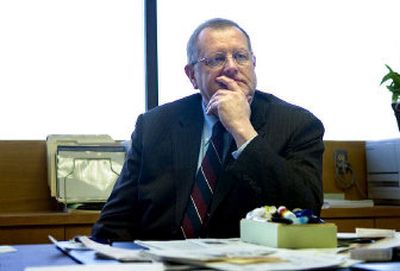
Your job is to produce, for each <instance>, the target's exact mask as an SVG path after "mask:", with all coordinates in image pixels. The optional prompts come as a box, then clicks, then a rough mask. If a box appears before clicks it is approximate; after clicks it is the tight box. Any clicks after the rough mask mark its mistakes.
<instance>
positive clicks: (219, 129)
mask: <svg viewBox="0 0 400 271" xmlns="http://www.w3.org/2000/svg"><path fill="white" fill-rule="evenodd" d="M224 132H225V128H224V126H223V125H222V124H221V122H219V121H218V122H217V123H215V124H214V127H213V131H212V136H211V140H210V144H209V145H208V148H207V152H206V155H205V156H204V158H203V161H202V163H201V165H200V168H199V170H198V172H197V175H196V179H195V182H194V184H193V188H192V193H191V195H190V198H189V201H188V205H187V207H186V212H185V215H184V217H183V220H182V225H181V230H182V233H183V236H184V237H185V238H196V237H199V236H200V233H201V229H202V227H203V226H204V225H205V223H206V219H207V215H206V214H207V211H208V208H209V205H210V203H211V199H212V196H213V194H214V189H215V184H216V182H217V179H218V177H219V175H220V173H221V171H222V163H223V161H222V158H223V155H222V154H223V147H224V146H223V145H224V140H223V137H224Z"/></svg>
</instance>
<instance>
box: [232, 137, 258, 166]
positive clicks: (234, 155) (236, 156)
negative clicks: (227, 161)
mask: <svg viewBox="0 0 400 271" xmlns="http://www.w3.org/2000/svg"><path fill="white" fill-rule="evenodd" d="M255 137H256V136H254V137H253V138H250V139H249V140H247V141H246V142H245V143H244V144H243V145H242V146H240V148H239V149H237V150H236V151H234V152H232V156H233V158H235V160H236V159H238V158H239V155H240V154H241V153H242V152H243V150H244V149H245V148H246V147H247V145H249V143H250V142H251V141H252V140H253V139H254V138H255Z"/></svg>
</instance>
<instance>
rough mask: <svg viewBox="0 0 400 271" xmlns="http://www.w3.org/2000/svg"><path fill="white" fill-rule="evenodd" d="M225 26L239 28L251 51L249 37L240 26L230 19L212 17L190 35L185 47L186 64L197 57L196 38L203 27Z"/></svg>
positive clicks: (193, 61)
mask: <svg viewBox="0 0 400 271" xmlns="http://www.w3.org/2000/svg"><path fill="white" fill-rule="evenodd" d="M227 27H236V28H237V29H239V30H240V31H241V32H242V33H243V34H244V35H245V36H246V39H247V45H248V48H249V50H250V52H252V49H251V42H250V37H249V35H248V34H247V32H246V31H245V30H244V29H243V28H242V27H240V26H239V25H238V24H237V23H235V22H234V21H231V20H227V19H222V18H214V19H210V20H207V21H205V22H204V23H202V24H201V25H199V26H198V27H197V28H196V29H195V30H194V31H193V33H192V35H191V36H190V38H189V41H188V43H187V47H186V53H187V61H188V64H193V63H195V62H196V61H197V59H198V58H199V48H198V47H197V40H198V37H199V35H200V32H201V31H203V30H204V29H205V28H212V29H223V28H227Z"/></svg>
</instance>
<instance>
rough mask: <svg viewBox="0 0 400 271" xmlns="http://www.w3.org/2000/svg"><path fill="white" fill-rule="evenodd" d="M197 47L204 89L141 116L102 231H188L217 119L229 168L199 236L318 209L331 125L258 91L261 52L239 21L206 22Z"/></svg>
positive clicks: (132, 234)
mask: <svg viewBox="0 0 400 271" xmlns="http://www.w3.org/2000/svg"><path fill="white" fill-rule="evenodd" d="M187 54H188V64H187V65H186V67H185V72H186V75H187V76H188V78H189V79H190V81H191V83H192V84H193V86H194V88H195V89H199V91H200V94H194V95H192V96H189V97H186V98H183V99H181V100H178V101H175V102H172V103H169V104H165V105H162V106H159V107H158V108H155V109H153V110H150V111H149V112H147V113H145V114H142V115H140V116H139V117H138V120H137V123H136V129H135V131H134V132H133V134H132V146H131V149H130V151H129V153H128V157H127V159H126V162H125V165H124V167H123V169H122V172H121V175H120V177H119V179H118V181H117V183H116V185H115V187H114V190H113V192H112V194H111V196H110V198H109V199H108V202H107V203H106V205H105V206H104V208H103V210H102V213H101V216H100V219H99V220H98V221H97V223H96V224H95V225H94V227H93V232H92V237H93V238H95V239H103V240H104V239H107V240H134V239H142V240H149V239H152V240H167V239H182V238H186V237H188V236H187V235H186V234H185V228H184V227H185V226H184V216H185V214H186V212H187V210H188V208H189V207H188V205H189V204H191V202H192V201H193V197H192V195H193V194H192V190H193V186H194V183H195V182H196V181H195V179H196V178H197V177H196V175H197V174H198V171H199V169H200V170H203V167H202V160H203V158H204V157H205V156H206V151H207V148H208V145H211V143H210V141H211V140H210V137H211V131H212V127H213V125H214V123H216V122H220V123H221V124H222V125H223V127H224V128H225V129H226V133H225V136H224V137H223V147H224V153H223V162H222V163H223V166H222V167H223V169H222V173H221V174H220V175H218V176H219V177H218V178H217V180H216V184H215V187H214V188H213V189H212V195H211V202H210V203H209V204H208V205H207V206H206V207H207V208H206V209H207V214H206V217H205V218H200V220H201V223H202V224H201V229H200V230H199V231H197V232H195V233H194V236H190V237H214V238H219V237H220V238H224V237H238V236H239V221H240V219H241V218H243V217H245V215H246V213H247V212H249V211H251V210H252V209H254V208H257V207H260V206H264V205H276V206H280V205H284V206H286V207H287V208H289V209H293V208H307V209H311V210H313V211H314V213H315V214H317V215H318V214H319V212H320V208H321V205H322V182H321V171H322V154H323V150H324V146H323V141H322V137H323V133H324V128H323V125H322V123H321V122H320V121H319V120H318V119H317V118H316V117H315V116H314V115H313V114H311V113H310V112H308V111H307V110H305V109H303V108H300V107H298V106H295V105H291V104H289V103H287V102H285V101H283V100H280V99H279V98H277V97H275V96H273V95H271V94H267V93H263V92H260V91H256V81H257V79H256V74H255V65H256V58H255V56H254V54H253V52H252V49H251V43H250V39H249V36H248V35H247V33H246V32H245V31H244V30H243V29H242V28H241V27H240V26H239V25H237V24H236V23H234V22H232V21H229V20H225V19H212V20H209V21H207V22H205V23H203V24H202V25H200V26H199V27H198V28H197V29H196V30H195V31H194V32H193V34H192V36H191V38H190V40H189V42H188V48H187ZM221 160H222V159H221ZM196 180H197V179H196ZM195 210H196V211H198V210H197V208H196V209H195ZM197 214H199V212H197Z"/></svg>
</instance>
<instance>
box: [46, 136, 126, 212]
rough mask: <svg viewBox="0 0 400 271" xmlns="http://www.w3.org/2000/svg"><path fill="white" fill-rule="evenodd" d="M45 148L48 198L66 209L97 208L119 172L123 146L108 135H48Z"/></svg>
mask: <svg viewBox="0 0 400 271" xmlns="http://www.w3.org/2000/svg"><path fill="white" fill-rule="evenodd" d="M46 145H47V162H48V182H49V187H50V191H51V195H52V196H53V197H55V198H56V200H57V201H58V202H60V203H62V204H64V205H65V206H67V207H70V206H72V204H73V205H74V206H77V205H79V206H83V205H85V204H86V206H90V205H91V206H97V205H95V204H94V203H99V204H100V205H99V206H101V203H104V202H105V201H106V200H107V198H108V197H109V195H110V193H111V191H112V189H113V186H114V184H115V181H116V180H117V178H118V176H119V174H120V172H121V169H122V166H123V163H124V161H125V156H126V148H125V146H123V145H122V144H121V143H119V142H116V141H114V140H113V139H112V138H111V137H109V136H108V135H49V136H48V137H47V142H46ZM85 208H87V207H85Z"/></svg>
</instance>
